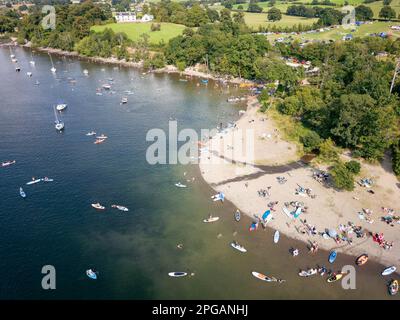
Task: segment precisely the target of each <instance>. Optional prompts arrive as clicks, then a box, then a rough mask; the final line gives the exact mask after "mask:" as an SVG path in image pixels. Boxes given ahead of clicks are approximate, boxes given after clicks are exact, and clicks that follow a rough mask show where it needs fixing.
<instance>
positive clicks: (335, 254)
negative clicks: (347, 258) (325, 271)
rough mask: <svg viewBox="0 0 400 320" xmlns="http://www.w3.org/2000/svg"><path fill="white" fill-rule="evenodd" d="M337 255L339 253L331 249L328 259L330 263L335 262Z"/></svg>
mask: <svg viewBox="0 0 400 320" xmlns="http://www.w3.org/2000/svg"><path fill="white" fill-rule="evenodd" d="M336 257H337V253H336V251H331V253H330V254H329V258H328V261H329V263H334V262H335V260H336Z"/></svg>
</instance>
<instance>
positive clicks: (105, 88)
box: [101, 83, 111, 90]
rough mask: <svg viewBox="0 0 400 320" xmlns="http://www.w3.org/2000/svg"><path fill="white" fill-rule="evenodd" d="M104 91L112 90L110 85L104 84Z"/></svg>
mask: <svg viewBox="0 0 400 320" xmlns="http://www.w3.org/2000/svg"><path fill="white" fill-rule="evenodd" d="M101 87H102V88H103V89H104V90H110V89H111V86H110V85H109V84H106V83H105V84H103V85H102V86H101Z"/></svg>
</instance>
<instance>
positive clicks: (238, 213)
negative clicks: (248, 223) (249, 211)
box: [235, 210, 240, 222]
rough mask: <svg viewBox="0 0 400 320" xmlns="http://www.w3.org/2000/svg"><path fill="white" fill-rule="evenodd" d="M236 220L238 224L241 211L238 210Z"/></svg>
mask: <svg viewBox="0 0 400 320" xmlns="http://www.w3.org/2000/svg"><path fill="white" fill-rule="evenodd" d="M235 220H236V221H237V222H239V221H240V211H239V210H236V212H235Z"/></svg>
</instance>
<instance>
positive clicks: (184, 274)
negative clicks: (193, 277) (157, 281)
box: [168, 272, 187, 278]
mask: <svg viewBox="0 0 400 320" xmlns="http://www.w3.org/2000/svg"><path fill="white" fill-rule="evenodd" d="M168 275H169V276H170V277H175V278H179V277H185V276H187V273H186V272H170V273H168Z"/></svg>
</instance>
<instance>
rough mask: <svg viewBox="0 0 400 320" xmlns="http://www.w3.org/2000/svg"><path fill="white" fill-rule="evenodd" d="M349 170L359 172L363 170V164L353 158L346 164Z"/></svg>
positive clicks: (353, 172)
mask: <svg viewBox="0 0 400 320" xmlns="http://www.w3.org/2000/svg"><path fill="white" fill-rule="evenodd" d="M345 166H346V168H347V170H349V171H350V172H351V173H352V174H355V175H356V174H359V173H360V171H361V165H360V163H359V162H358V161H355V160H351V161H349V162H347V163H346V164H345Z"/></svg>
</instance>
